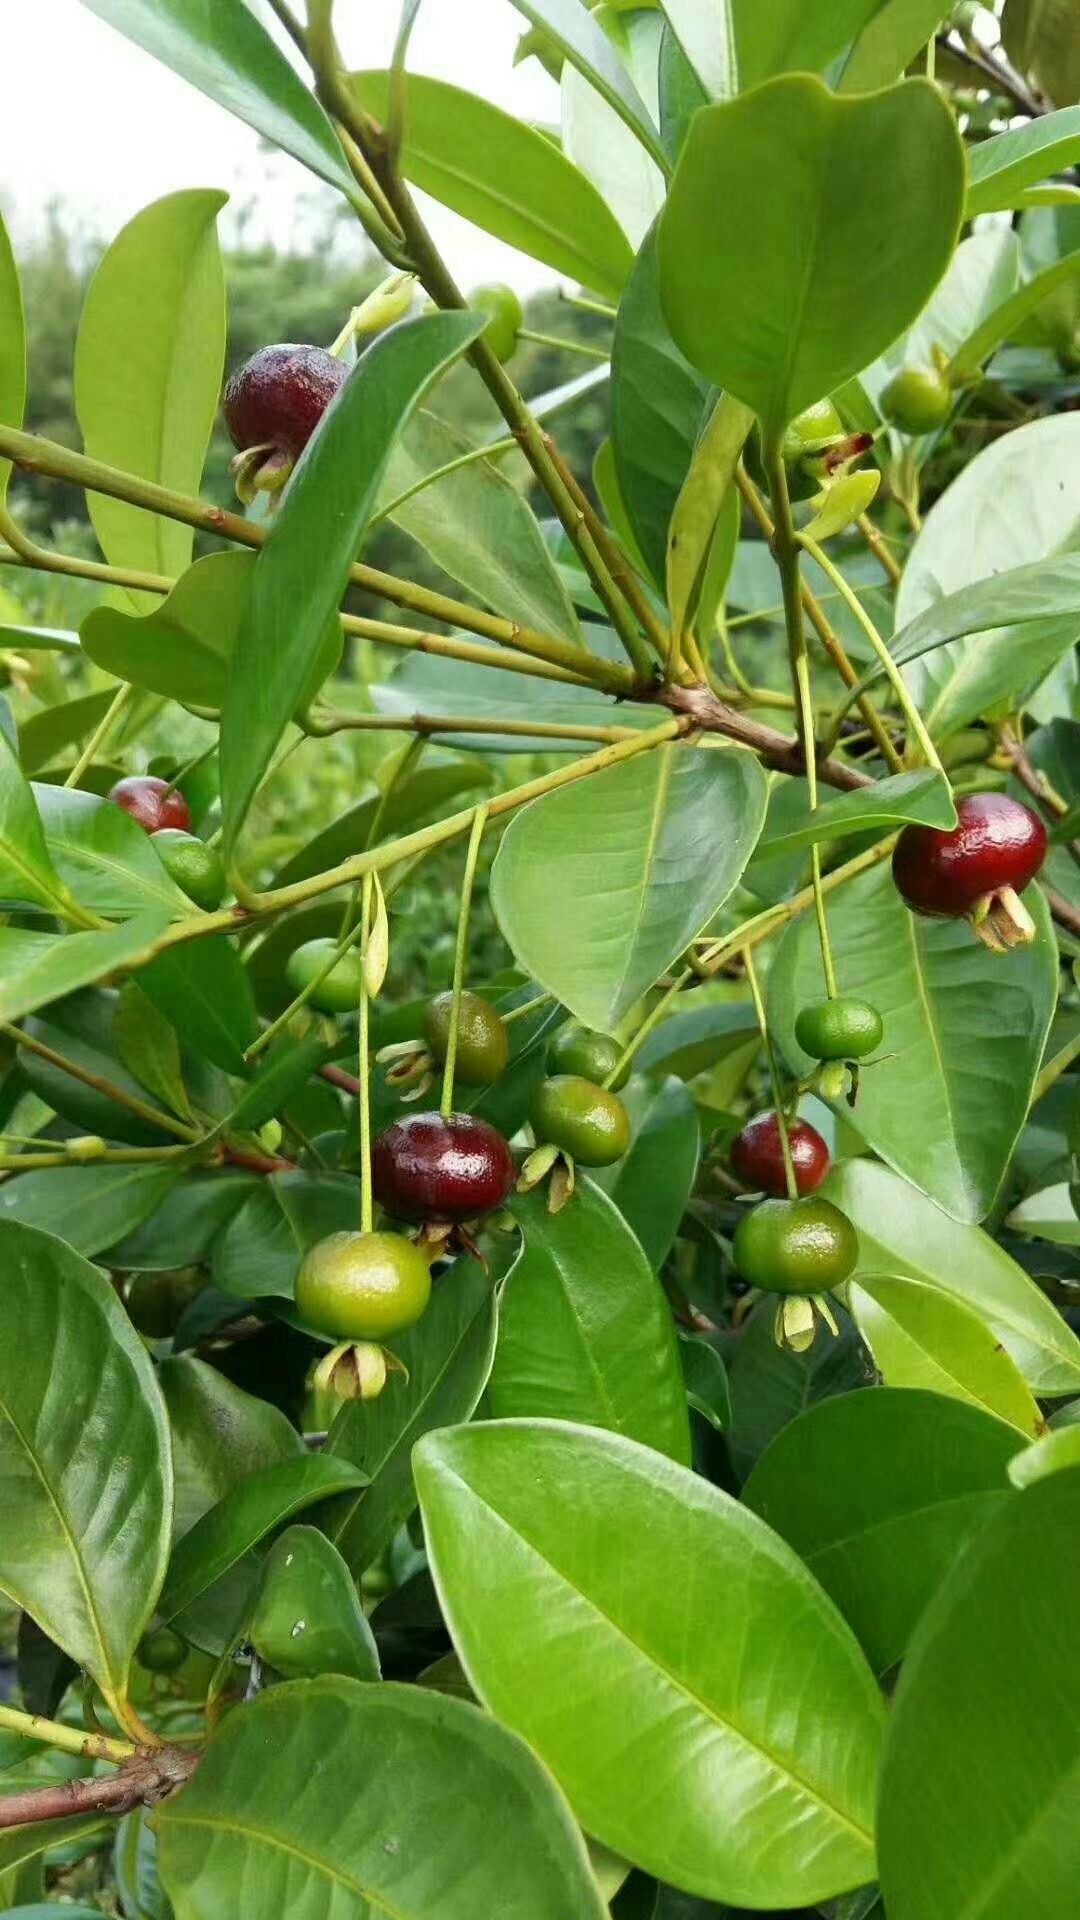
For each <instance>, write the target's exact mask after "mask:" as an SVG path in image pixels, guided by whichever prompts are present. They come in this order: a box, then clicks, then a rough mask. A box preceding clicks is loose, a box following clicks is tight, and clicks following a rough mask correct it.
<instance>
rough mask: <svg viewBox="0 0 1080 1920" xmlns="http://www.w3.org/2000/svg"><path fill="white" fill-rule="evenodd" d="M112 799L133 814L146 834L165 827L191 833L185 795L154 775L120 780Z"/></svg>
mask: <svg viewBox="0 0 1080 1920" xmlns="http://www.w3.org/2000/svg"><path fill="white" fill-rule="evenodd" d="M109 799H110V800H115V802H116V804H117V806H118V807H123V809H124V812H125V813H130V815H131V817H132V819H133V820H134V821H135V823H136V825H137V826H140V827H142V829H143V832H144V833H160V832H161V829H162V827H179V828H180V829H181V831H182V832H183V833H190V831H191V809H190V807H189V806H188V803H187V801H186V800H185V799H184V796H183V794H182V793H180V792H178V791H177V789H176V788H175V787H170V785H169V783H168V781H167V780H158V779H156V778H155V777H154V775H153V774H151V773H144V774H138V773H133V774H131V775H130V776H129V777H128V779H126V780H118V781H117V783H116V785H115V787H113V789H112V791H111V793H110V794H109Z"/></svg>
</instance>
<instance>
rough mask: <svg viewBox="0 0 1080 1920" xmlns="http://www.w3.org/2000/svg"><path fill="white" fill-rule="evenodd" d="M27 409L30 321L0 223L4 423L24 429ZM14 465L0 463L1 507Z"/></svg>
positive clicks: (0, 416) (0, 412) (0, 403)
mask: <svg viewBox="0 0 1080 1920" xmlns="http://www.w3.org/2000/svg"><path fill="white" fill-rule="evenodd" d="M25 408H26V320H25V317H24V314H23V299H22V287H21V286H20V284H19V269H18V266H17V264H16V260H15V255H14V253H13V252H12V249H11V238H10V235H9V234H8V230H7V227H6V226H5V225H4V222H3V220H2V219H0V421H2V422H3V424H4V426H6V427H21V426H22V423H23V413H24V411H25ZM10 479H11V461H10V460H0V507H2V506H3V504H4V501H5V499H6V497H7V490H8V482H9V480H10Z"/></svg>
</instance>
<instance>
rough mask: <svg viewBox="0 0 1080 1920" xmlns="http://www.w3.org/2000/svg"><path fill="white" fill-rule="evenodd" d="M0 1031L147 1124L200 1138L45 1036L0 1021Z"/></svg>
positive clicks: (191, 1139) (188, 1140)
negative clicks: (72, 1057) (48, 1042)
mask: <svg viewBox="0 0 1080 1920" xmlns="http://www.w3.org/2000/svg"><path fill="white" fill-rule="evenodd" d="M0 1033H3V1034H5V1035H6V1036H7V1038H8V1039H9V1040H14V1042H15V1044H16V1046H19V1047H25V1049H26V1051H27V1053H33V1054H36V1055H37V1057H38V1059H39V1060H46V1061H48V1063H49V1065H50V1066H52V1067H58V1068H59V1069H60V1071H61V1073H66V1074H68V1075H69V1076H70V1078H71V1079H72V1080H79V1081H81V1083H82V1085H83V1086H84V1087H93V1089H94V1092H95V1093H100V1094H102V1095H103V1096H104V1098H105V1099H106V1100H115V1101H116V1103H117V1105H118V1106H121V1107H126V1108H127V1110H128V1112H129V1113H134V1114H137V1115H138V1117H139V1119H140V1120H145V1121H146V1122H147V1124H148V1125H149V1126H152V1127H158V1128H160V1130H161V1132H162V1133H172V1134H175V1135H176V1136H177V1138H178V1139H180V1140H183V1141H185V1142H186V1143H187V1144H188V1145H191V1144H192V1143H193V1142H195V1141H197V1140H199V1139H200V1138H201V1135H200V1133H199V1129H198V1128H197V1127H189V1126H187V1125H185V1123H184V1121H182V1120H177V1119H176V1118H175V1116H174V1115H173V1114H171V1113H164V1112H162V1110H161V1109H160V1108H159V1107H152V1106H151V1105H150V1103H149V1101H148V1100H140V1099H139V1098H138V1097H137V1095H135V1094H133V1093H128V1092H126V1090H125V1089H124V1088H123V1087H117V1086H114V1085H113V1082H112V1081H111V1080H106V1078H105V1077H104V1075H103V1074H100V1073H91V1072H89V1071H88V1069H87V1068H86V1067H80V1066H79V1064H78V1062H77V1061H75V1060H69V1059H68V1058H67V1056H66V1054H63V1053H57V1051H56V1049H55V1048H54V1047H50V1046H47V1045H46V1043H45V1041H44V1040H38V1039H37V1038H35V1037H34V1036H33V1035H31V1034H29V1033H26V1032H24V1030H23V1028H22V1027H14V1026H9V1025H7V1023H6V1022H0Z"/></svg>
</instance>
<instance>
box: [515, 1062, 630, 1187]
mask: <svg viewBox="0 0 1080 1920" xmlns="http://www.w3.org/2000/svg"><path fill="white" fill-rule="evenodd" d="M530 1119H531V1121H532V1125H533V1130H534V1132H535V1134H536V1137H537V1140H539V1141H547V1142H549V1143H550V1144H551V1145H552V1146H553V1147H559V1148H560V1149H561V1150H562V1151H563V1152H564V1153H568V1154H570V1155H571V1157H572V1158H573V1159H574V1160H579V1161H580V1162H581V1165H582V1166H583V1167H610V1166H611V1164H612V1162H613V1161H615V1160H621V1159H622V1157H623V1154H624V1153H625V1152H626V1150H627V1148H628V1147H629V1145H630V1119H629V1116H628V1114H627V1111H626V1108H625V1107H624V1106H623V1103H622V1101H621V1100H620V1099H619V1097H618V1095H617V1094H615V1093H609V1092H608V1090H607V1088H606V1087H597V1086H594V1084H593V1082H592V1081H591V1080H585V1079H583V1078H582V1077H581V1076H580V1075H579V1074H573V1073H558V1074H556V1075H555V1076H554V1078H553V1079H551V1080H542V1081H541V1083H540V1085H539V1087H538V1088H537V1091H536V1097H535V1099H534V1100H533V1106H532V1113H531V1115H530Z"/></svg>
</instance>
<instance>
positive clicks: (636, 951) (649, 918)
mask: <svg viewBox="0 0 1080 1920" xmlns="http://www.w3.org/2000/svg"><path fill="white" fill-rule="evenodd" d="M765 800H766V787H765V779H764V775H763V774H762V772H761V768H760V767H759V765H758V763H757V761H756V760H755V759H753V758H752V756H751V755H749V754H746V753H742V752H740V751H738V750H731V751H725V752H722V753H713V752H708V751H695V750H693V749H689V750H688V749H686V748H684V747H680V746H671V745H665V746H661V747H657V748H655V749H654V750H653V751H652V752H651V753H649V754H641V755H639V756H638V757H637V758H636V759H633V760H627V761H624V762H623V763H622V764H621V765H617V766H614V767H611V768H609V769H608V770H607V771H606V772H604V773H600V774H597V775H595V776H594V777H593V778H592V779H591V780H587V781H582V782H580V783H579V784H578V785H576V786H572V787H566V788H563V789H562V790H561V791H558V792H555V793H551V794H546V795H545V796H544V797H543V798H542V799H540V800H534V801H533V802H532V803H531V805H530V806H528V807H527V808H525V809H524V811H523V812H521V813H519V814H517V815H515V817H514V819H513V820H512V822H511V824H510V827H509V828H508V830H507V832H506V835H505V837H504V839H503V842H502V845H501V847H500V849H499V853H498V856H497V858H496V861H495V866H494V869H493V872H492V883H491V893H492V902H493V905H494V908H495V913H496V916H497V918H498V921H499V926H500V928H501V930H502V933H503V935H504V937H505V938H506V940H507V941H508V943H509V945H510V947H511V948H512V950H513V952H514V955H515V957H516V959H517V961H518V963H519V965H520V966H521V967H522V968H523V969H524V971H525V972H526V973H527V974H529V975H530V976H531V978H533V979H534V980H537V981H539V983H540V985H541V986H543V987H547V988H548V989H549V990H550V991H551V992H552V993H554V994H555V996H556V998H557V999H559V1000H560V1001H561V1002H562V1004H563V1006H565V1007H568V1008H569V1009H570V1012H571V1013H573V1014H575V1015H576V1016H577V1018H578V1019H579V1020H583V1021H584V1022H585V1024H586V1025H587V1026H589V1027H593V1028H596V1029H598V1030H599V1031H600V1032H608V1031H610V1029H611V1028H612V1027H613V1026H615V1025H616V1024H617V1022H618V1021H619V1020H620V1019H621V1018H622V1016H623V1015H624V1014H625V1013H627V1012H628V1011H629V1009H630V1008H631V1007H632V1006H633V1004H634V1002H635V1001H636V1000H637V999H639V998H640V996H641V994H642V993H644V992H645V991H646V989H647V988H648V987H651V986H652V985H653V983H654V982H655V981H656V980H657V979H658V978H659V977H660V975H661V974H662V973H663V972H664V970H665V968H666V967H668V966H670V964H671V963H672V961H673V960H675V959H677V958H678V956H679V954H681V953H682V952H683V950H684V948H685V947H686V945H687V943H688V942H689V941H690V940H692V939H693V938H694V937H695V935H696V934H698V933H700V932H701V929H702V927H703V926H705V925H706V924H707V922H708V921H709V920H710V919H711V918H712V916H713V914H714V913H715V912H716V911H717V909H718V908H719V907H720V906H722V905H723V902H724V901H725V900H726V898H727V896H728V894H729V893H730V892H731V889H732V888H733V887H734V885H735V883H736V881H737V880H738V878H739V875H740V873H741V872H742V869H743V867H744V866H745V864H746V861H747V860H748V858H749V856H750V853H751V852H752V850H753V847H754V843H755V841H756V840H757V837H758V834H759V833H760V831H761V824H762V820H763V818H764V813H765ZM541 867H542V868H543V871H544V873H545V875H546V877H547V878H546V884H545V886H544V887H543V888H542V889H540V888H537V886H536V874H537V872H538V870H540V868H541ZM555 902H557V903H558V906H557V910H553V906H554V903H555Z"/></svg>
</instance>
